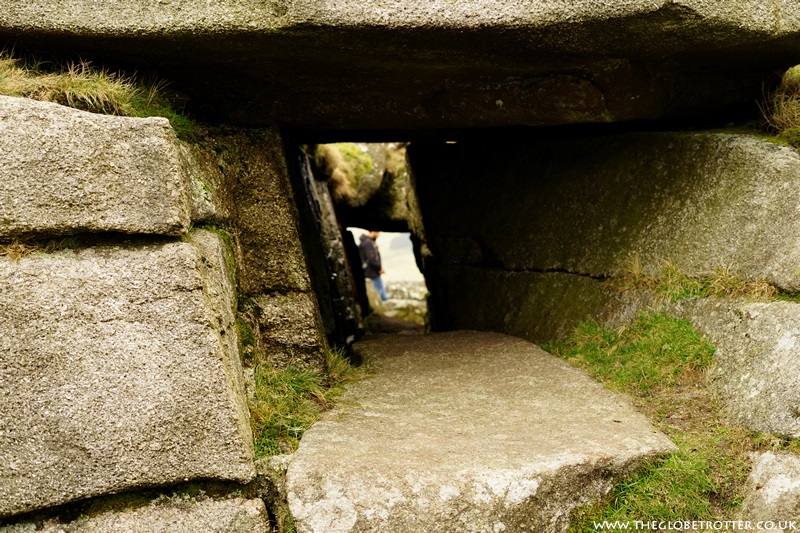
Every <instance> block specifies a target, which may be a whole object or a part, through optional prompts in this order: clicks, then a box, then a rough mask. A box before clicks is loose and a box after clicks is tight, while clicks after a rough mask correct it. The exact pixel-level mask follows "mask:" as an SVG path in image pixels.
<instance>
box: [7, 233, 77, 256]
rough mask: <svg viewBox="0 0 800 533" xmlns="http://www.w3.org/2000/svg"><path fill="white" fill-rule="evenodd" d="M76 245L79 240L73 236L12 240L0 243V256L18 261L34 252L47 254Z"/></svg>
mask: <svg viewBox="0 0 800 533" xmlns="http://www.w3.org/2000/svg"><path fill="white" fill-rule="evenodd" d="M78 246H80V242H79V241H78V239H75V238H67V239H62V240H50V241H44V242H20V241H18V240H14V241H12V242H10V243H5V244H0V257H8V258H9V259H13V260H15V261H18V260H20V259H22V258H23V257H27V256H29V255H31V254H34V253H42V254H49V253H53V252H55V251H57V250H64V249H67V248H77V247H78Z"/></svg>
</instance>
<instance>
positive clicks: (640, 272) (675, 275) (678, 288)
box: [612, 255, 778, 301]
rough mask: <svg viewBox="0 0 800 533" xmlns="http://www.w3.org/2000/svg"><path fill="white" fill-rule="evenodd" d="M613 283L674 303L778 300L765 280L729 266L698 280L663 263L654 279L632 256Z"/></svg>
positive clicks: (669, 264) (618, 287) (624, 288)
mask: <svg viewBox="0 0 800 533" xmlns="http://www.w3.org/2000/svg"><path fill="white" fill-rule="evenodd" d="M612 283H613V284H614V286H615V287H616V288H617V289H619V290H622V291H628V290H648V291H654V292H657V293H658V294H660V295H662V296H664V297H665V298H667V299H669V300H671V301H676V300H682V299H684V298H727V297H736V298H744V299H747V300H754V301H762V300H770V299H773V298H776V297H777V296H778V290H777V289H776V288H775V287H774V286H773V285H771V284H770V283H769V282H767V281H766V280H763V279H755V280H751V279H746V278H743V277H741V276H739V275H737V274H735V273H734V269H733V267H731V266H729V265H721V266H718V267H717V268H715V269H714V270H713V271H711V272H707V273H704V274H700V275H698V276H687V275H685V274H683V273H682V272H681V271H680V269H679V268H678V267H677V266H676V265H675V264H674V263H672V262H670V261H663V262H662V266H661V270H660V271H659V273H658V275H651V274H648V273H647V272H646V271H645V268H644V267H643V266H642V263H641V260H640V258H639V256H638V255H633V256H631V258H630V259H629V260H628V263H627V264H626V265H625V268H624V269H623V274H622V275H621V276H619V277H618V278H615V279H613V280H612Z"/></svg>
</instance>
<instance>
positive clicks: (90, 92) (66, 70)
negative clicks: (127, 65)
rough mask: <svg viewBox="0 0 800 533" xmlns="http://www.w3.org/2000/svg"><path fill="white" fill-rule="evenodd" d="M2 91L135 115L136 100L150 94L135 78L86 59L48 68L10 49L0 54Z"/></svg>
mask: <svg viewBox="0 0 800 533" xmlns="http://www.w3.org/2000/svg"><path fill="white" fill-rule="evenodd" d="M0 94H3V95H6V96H19V97H25V98H31V99H34V100H41V101H47V102H55V103H58V104H62V105H66V106H69V107H74V108H77V109H83V110H85V111H92V112H95V113H104V114H113V115H134V114H135V110H134V107H133V104H132V102H133V101H134V100H135V99H137V98H143V97H144V98H146V95H142V89H140V88H139V87H137V86H136V85H135V84H134V82H133V80H132V79H130V78H126V77H124V76H121V75H119V74H115V73H112V72H108V71H106V70H103V69H96V68H93V67H92V66H91V65H90V64H89V63H88V62H86V61H79V62H76V63H68V64H66V65H65V66H64V67H63V68H59V69H57V70H54V71H47V70H45V69H43V68H42V65H41V64H28V65H26V64H25V63H23V62H22V61H21V60H19V59H15V58H13V57H11V56H10V55H9V54H8V53H6V52H3V53H2V54H0Z"/></svg>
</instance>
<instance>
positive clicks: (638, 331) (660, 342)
mask: <svg viewBox="0 0 800 533" xmlns="http://www.w3.org/2000/svg"><path fill="white" fill-rule="evenodd" d="M547 349H548V351H550V352H552V353H554V354H556V355H559V356H560V357H563V358H565V359H569V360H571V361H573V362H574V363H576V364H577V365H578V366H580V367H582V368H585V369H586V370H588V371H589V373H590V374H592V376H594V377H595V378H597V379H599V380H600V381H603V382H606V383H608V384H609V385H611V386H612V387H613V388H615V389H618V390H625V391H647V390H650V389H651V388H653V387H654V386H656V385H671V384H674V383H675V382H676V380H677V379H678V376H679V375H680V374H681V372H683V371H685V370H687V369H692V370H695V369H700V368H704V367H706V366H707V365H708V364H709V363H710V362H711V359H712V357H713V356H714V351H715V348H714V346H713V345H712V344H711V343H710V342H708V341H707V340H706V339H704V338H703V337H701V336H700V334H699V333H697V332H696V331H694V329H692V326H691V324H690V323H689V322H687V321H685V320H680V319H675V318H671V317H668V316H666V315H663V314H660V313H642V314H640V315H639V316H638V317H637V318H636V320H634V321H633V322H632V323H631V324H630V325H628V326H627V327H625V328H622V329H620V330H618V331H614V330H610V329H608V328H604V327H602V326H600V325H598V324H597V323H596V322H593V321H587V322H582V323H581V324H579V325H578V327H577V328H576V329H575V332H574V334H573V336H572V337H570V338H569V339H567V340H565V341H562V342H559V343H554V344H551V345H549V346H548V347H547Z"/></svg>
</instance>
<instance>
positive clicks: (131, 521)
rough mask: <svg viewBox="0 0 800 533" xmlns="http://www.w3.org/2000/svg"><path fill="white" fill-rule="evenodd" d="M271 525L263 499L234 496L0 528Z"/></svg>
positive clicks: (261, 529)
mask: <svg viewBox="0 0 800 533" xmlns="http://www.w3.org/2000/svg"><path fill="white" fill-rule="evenodd" d="M269 527H270V526H269V519H268V517H267V510H266V508H265V507H264V502H263V501H261V500H245V499H243V498H232V499H230V500H222V501H214V500H212V499H206V500H201V501H196V500H193V499H187V500H175V501H165V502H153V503H152V504H150V505H149V506H146V507H141V508H138V509H131V510H124V511H109V512H105V513H102V514H99V515H96V516H92V517H84V518H78V519H77V520H74V521H72V522H68V523H62V522H59V521H58V520H56V519H51V520H47V521H44V522H42V523H39V524H36V523H20V524H15V525H11V526H7V527H4V528H3V527H0V530H2V531H4V532H6V533H29V532H31V533H32V532H34V531H41V532H43V533H64V532H66V531H68V532H70V533H109V532H111V531H120V532H122V531H129V532H142V533H144V532H147V533H200V532H205V531H213V532H215V533H265V532H267V531H269V530H270V529H269Z"/></svg>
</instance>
